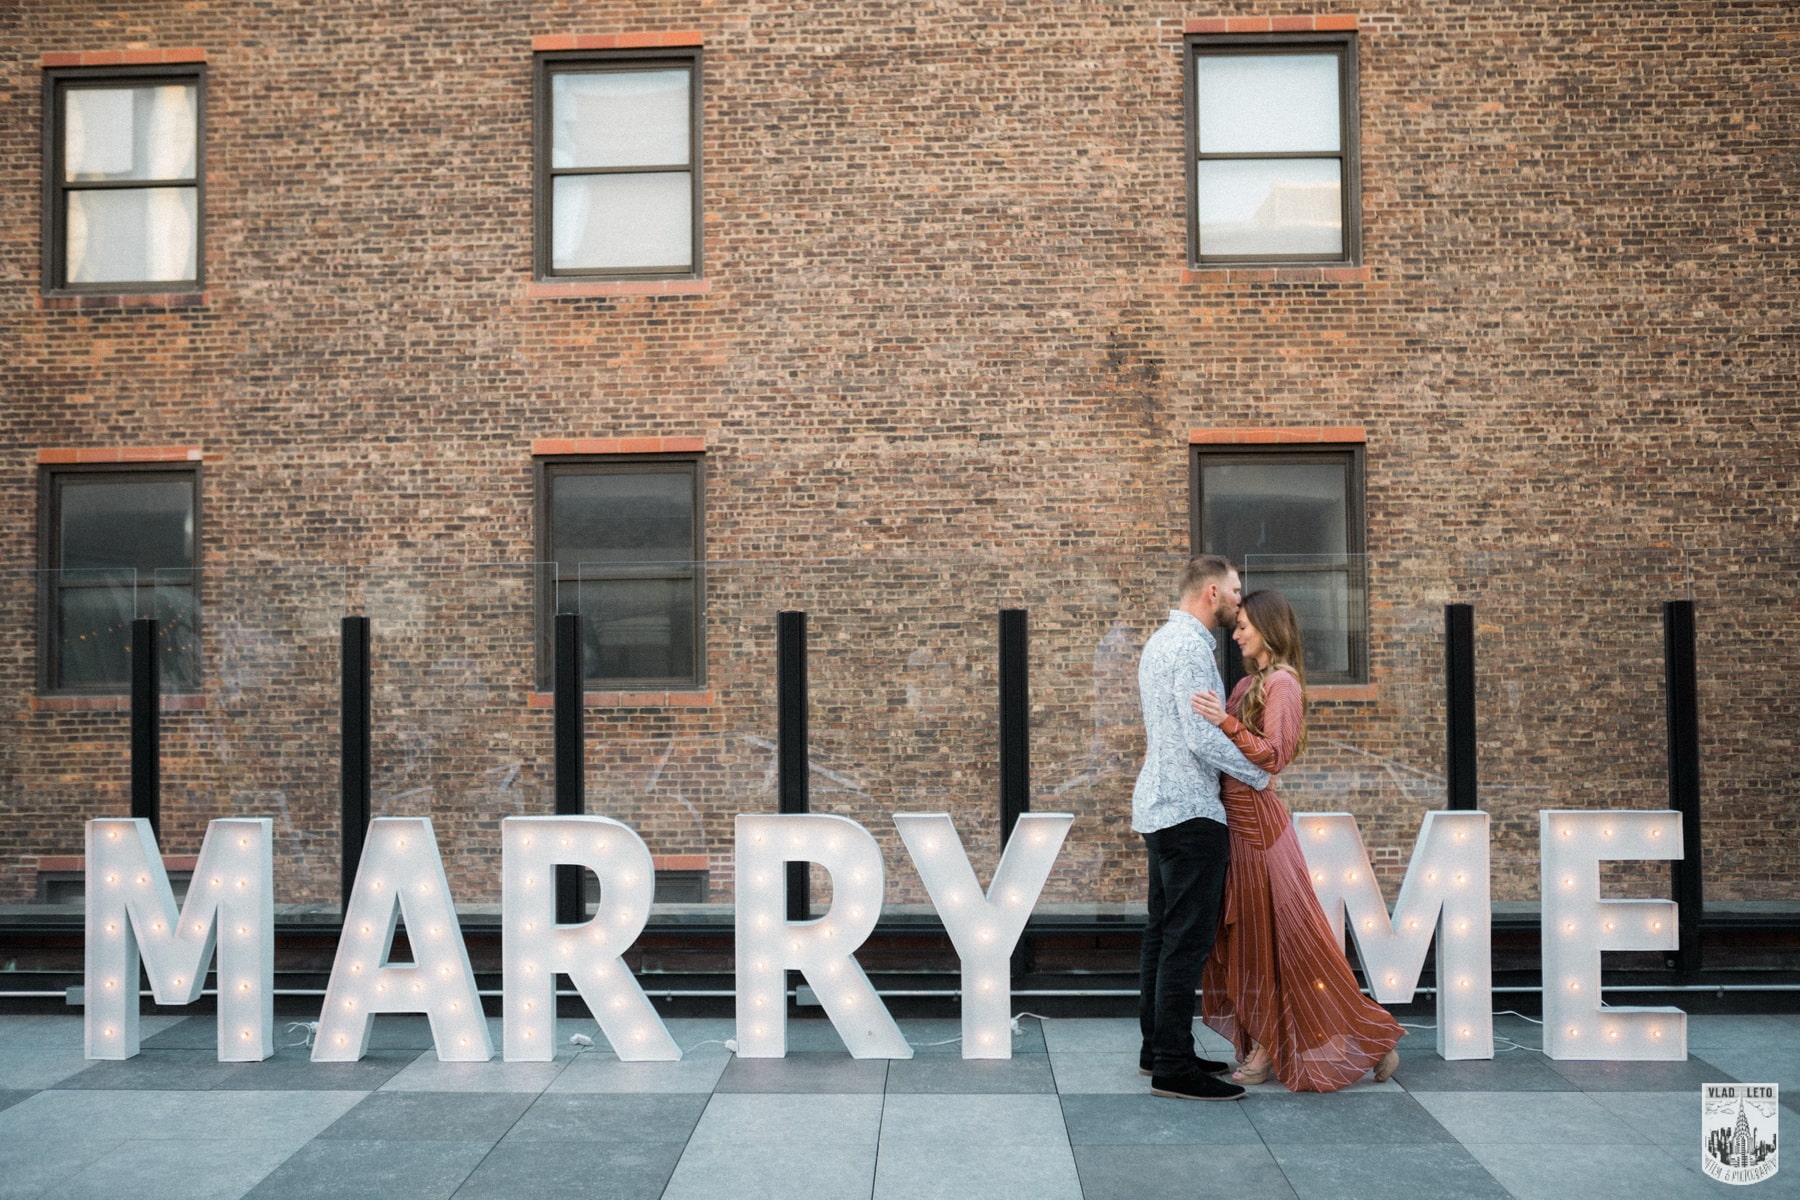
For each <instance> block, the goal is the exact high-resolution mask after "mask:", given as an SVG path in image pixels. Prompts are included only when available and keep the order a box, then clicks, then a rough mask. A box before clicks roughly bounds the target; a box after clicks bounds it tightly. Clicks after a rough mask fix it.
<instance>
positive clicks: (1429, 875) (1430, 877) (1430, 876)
mask: <svg viewBox="0 0 1800 1200" xmlns="http://www.w3.org/2000/svg"><path fill="white" fill-rule="evenodd" d="M1425 881H1426V882H1427V883H1436V882H1437V872H1436V871H1427V872H1425Z"/></svg>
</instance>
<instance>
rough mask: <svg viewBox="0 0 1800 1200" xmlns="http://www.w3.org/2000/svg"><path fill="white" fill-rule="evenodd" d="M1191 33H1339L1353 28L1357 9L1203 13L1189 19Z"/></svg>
mask: <svg viewBox="0 0 1800 1200" xmlns="http://www.w3.org/2000/svg"><path fill="white" fill-rule="evenodd" d="M1185 28H1186V31H1187V32H1188V33H1337V32H1354V31H1355V29H1356V14H1355V13H1327V14H1324V15H1322V16H1316V17H1203V18H1200V19H1198V20H1193V21H1189V22H1187V23H1186V27H1185Z"/></svg>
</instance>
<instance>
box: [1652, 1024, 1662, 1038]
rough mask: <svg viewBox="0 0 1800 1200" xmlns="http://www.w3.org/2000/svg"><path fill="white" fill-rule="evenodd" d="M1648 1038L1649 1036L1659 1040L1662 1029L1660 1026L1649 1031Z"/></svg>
mask: <svg viewBox="0 0 1800 1200" xmlns="http://www.w3.org/2000/svg"><path fill="white" fill-rule="evenodd" d="M1650 1036H1651V1037H1653V1038H1660V1037H1661V1036H1662V1029H1661V1027H1660V1026H1659V1027H1657V1028H1655V1029H1652V1030H1651V1031H1650Z"/></svg>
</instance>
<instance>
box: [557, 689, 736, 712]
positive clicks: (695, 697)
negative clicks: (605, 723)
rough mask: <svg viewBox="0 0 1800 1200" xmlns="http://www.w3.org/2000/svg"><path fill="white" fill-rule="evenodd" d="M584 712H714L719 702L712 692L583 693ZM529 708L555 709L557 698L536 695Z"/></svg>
mask: <svg viewBox="0 0 1800 1200" xmlns="http://www.w3.org/2000/svg"><path fill="white" fill-rule="evenodd" d="M581 699H582V706H583V707H584V708H711V707H712V705H713V704H714V703H715V702H716V700H717V698H716V697H715V696H714V695H713V693H712V692H709V691H708V692H584V693H582V697H581ZM526 704H527V705H528V706H529V707H531V708H555V707H556V697H555V696H553V695H552V694H551V693H549V692H533V693H531V695H530V697H529V698H528V699H527V701H526Z"/></svg>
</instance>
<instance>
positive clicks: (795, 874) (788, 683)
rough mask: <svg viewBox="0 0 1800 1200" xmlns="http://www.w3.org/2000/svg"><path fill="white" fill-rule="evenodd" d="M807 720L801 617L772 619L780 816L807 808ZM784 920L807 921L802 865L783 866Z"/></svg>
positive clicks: (794, 613)
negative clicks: (785, 886)
mask: <svg viewBox="0 0 1800 1200" xmlns="http://www.w3.org/2000/svg"><path fill="white" fill-rule="evenodd" d="M806 718H807V699H806V614H805V613H804V612H797V611H794V610H787V611H783V612H779V613H777V614H776V615H775V769H776V780H777V795H778V799H779V808H780V811H781V812H784V813H803V812H806V811H807V810H808V809H809V808H810V807H811V804H812V802H811V798H810V796H809V794H808V791H807V783H808V772H809V770H810V764H809V763H808V761H807V759H808V754H809V749H808V737H807V727H806ZM787 915H788V920H790V921H805V920H808V919H810V918H811V916H812V890H811V887H810V885H809V882H808V880H807V864H806V863H803V862H793V863H789V864H788V869H787Z"/></svg>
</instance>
